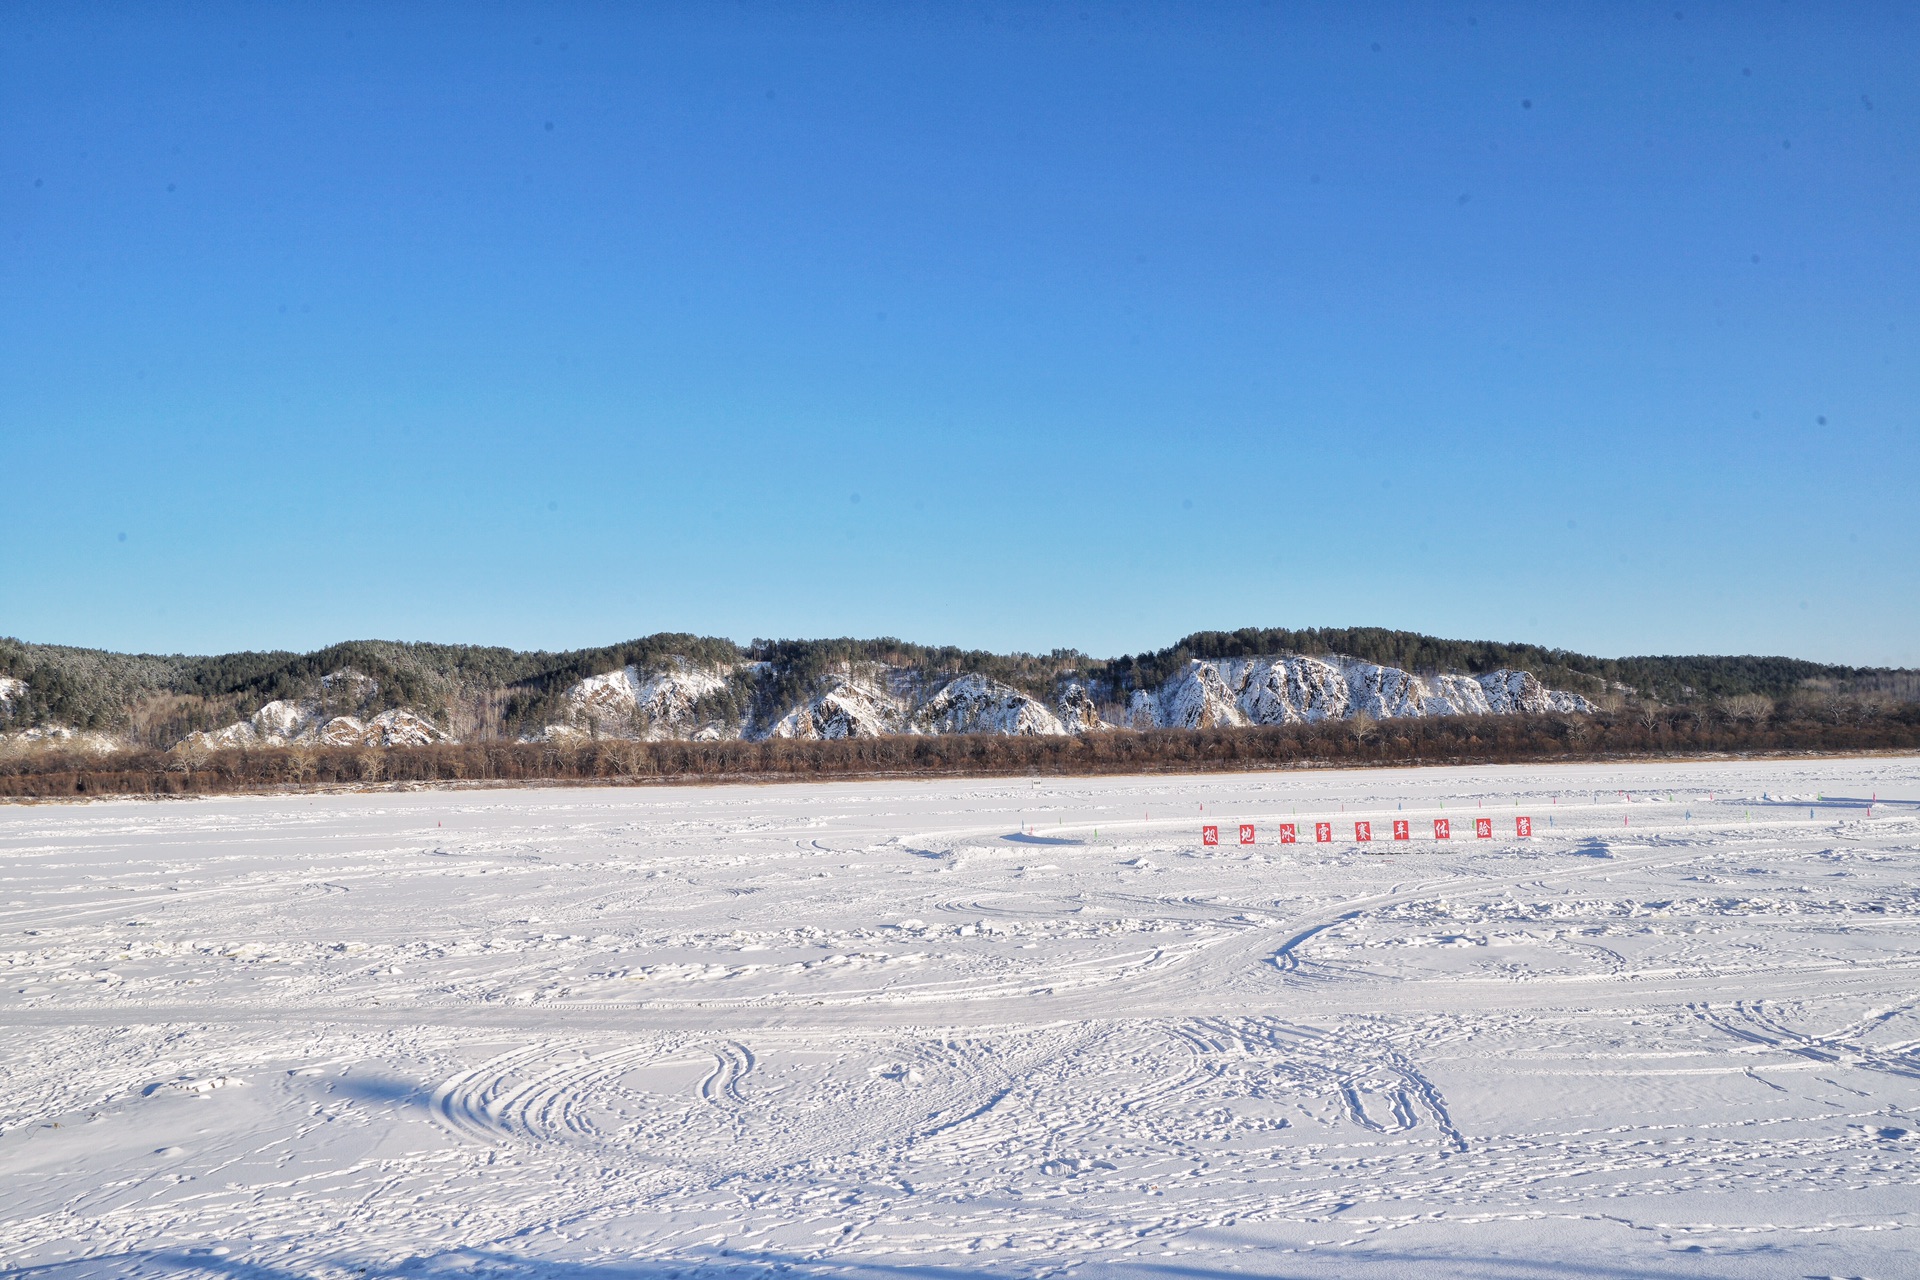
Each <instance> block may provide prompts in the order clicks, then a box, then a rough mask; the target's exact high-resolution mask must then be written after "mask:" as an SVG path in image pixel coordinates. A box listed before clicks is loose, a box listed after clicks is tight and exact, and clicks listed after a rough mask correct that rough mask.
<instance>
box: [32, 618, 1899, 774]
mask: <svg viewBox="0 0 1920 1280" xmlns="http://www.w3.org/2000/svg"><path fill="white" fill-rule="evenodd" d="M1795 698H1800V699H1807V698H1855V699H1860V698H1871V699H1879V700H1913V699H1916V698H1920V672H1915V671H1911V670H1904V669H1886V668H1861V667H1843V666H1833V665H1827V664H1822V663H1814V662H1806V661H1801V660H1799V659H1793V658H1779V657H1717V656H1690V657H1632V658H1596V657H1591V656H1589V655H1586V654H1578V653H1572V652H1569V651H1567V650H1563V649H1548V648H1543V647H1540V646H1537V645H1528V644H1513V643H1500V642H1493V641H1464V640H1445V639H1440V638H1438V637H1434V636H1426V635H1420V634H1417V633H1414V632H1408V631H1392V630H1387V629H1384V628H1374V627H1359V628H1344V629H1315V630H1299V631H1294V630H1284V629H1260V628H1246V629H1242V630H1239V631H1232V632H1217V631H1208V632H1197V633H1195V634H1193V635H1190V636H1187V637H1186V638H1184V639H1182V640H1181V641H1179V642H1178V643H1177V644H1174V645H1172V646H1170V647H1168V648H1166V649H1162V650H1160V651H1158V652H1155V653H1147V654H1140V655H1137V656H1136V655H1126V656H1123V657H1120V658H1114V659H1097V658H1091V657H1088V656H1087V655H1085V654H1081V653H1079V652H1077V651H1073V650H1056V651H1054V652H1053V653H1050V654H1046V655H1035V654H1024V653H1013V654H996V653H989V652H984V651H979V650H967V649H960V648H955V647H952V646H928V645H919V644H911V643H907V642H905V641H900V640H895V639H890V638H883V639H875V640H855V639H832V640H755V641H753V642H752V643H751V644H748V645H745V646H741V645H737V644H735V643H734V642H732V641H730V640H725V639H717V638H713V637H701V636H692V635H679V634H662V635H655V636H647V637H644V638H642V639H637V640H630V641H626V642H624V643H621V644H614V645H607V646H604V647H601V648H594V649H578V650H571V651H568V652H562V653H547V652H538V651H535V652H525V651H519V650H513V649H504V648H495V647H486V646H479V645H447V644H425V643H401V642H395V641H384V640H361V641H349V642H347V643H344V644H337V645H332V646H330V647H328V648H325V649H320V650H316V651H315V652H312V653H286V652H266V653H257V652H246V653H231V654H221V655H217V656H187V655H178V654H175V655H155V654H122V653H112V652H108V651H105V650H97V649H80V648H71V647H66V646H60V645H40V644H32V643H28V642H25V641H20V640H13V639H0V734H5V735H7V736H8V737H9V739H10V740H11V741H15V742H30V741H52V740H73V739H76V738H78V739H80V740H82V741H83V742H85V743H90V744H92V745H94V746H95V747H96V748H97V749H99V750H102V751H105V750H111V749H115V748H118V747H122V746H144V747H158V748H163V749H164V748H171V747H174V746H178V745H183V744H184V745H188V746H200V747H208V748H217V747H223V746H248V745H263V744H265V745H272V744H288V743H293V744H297V743H300V742H312V743H316V744H330V745H336V746H337V745H354V744H365V745H387V746H401V745H414V744H421V743H426V742H437V741H447V740H458V741H496V740H528V739H534V740H552V739H558V738H565V737H570V736H583V737H617V738H635V739H674V738H687V739H729V738H767V737H801V738H807V737H813V738H834V737H870V736H877V735H884V734H890V733H906V734H945V733H996V734H1081V733H1087V732H1095V731H1098V730H1100V729H1103V728H1111V727H1119V726H1124V727H1134V728H1156V727H1158V728H1165V727H1183V728H1208V727H1220V726H1228V725H1239V724H1276V723H1294V722H1311V721H1316V720H1325V719H1347V718H1352V717H1355V716H1361V715H1366V716H1371V717H1374V718H1380V719H1391V718H1405V717H1410V716H1433V715H1461V714H1529V713H1541V712H1561V713H1574V714H1578V713H1582V712H1589V711H1592V710H1595V709H1596V708H1606V707H1618V706H1624V705H1628V704H1640V705H1645V704H1665V705H1715V706H1734V705H1735V704H1738V703H1739V702H1740V700H1742V699H1745V700H1749V701H1751V700H1754V699H1771V700H1776V701H1777V700H1783V699H1795Z"/></svg>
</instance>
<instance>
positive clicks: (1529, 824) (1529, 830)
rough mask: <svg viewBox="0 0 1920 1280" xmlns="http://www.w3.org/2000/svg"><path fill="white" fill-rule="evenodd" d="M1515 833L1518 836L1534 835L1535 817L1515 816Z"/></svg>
mask: <svg viewBox="0 0 1920 1280" xmlns="http://www.w3.org/2000/svg"><path fill="white" fill-rule="evenodd" d="M1513 834H1515V835H1517V836H1530V835H1532V834H1533V819H1532V818H1515V819H1514V820H1513Z"/></svg>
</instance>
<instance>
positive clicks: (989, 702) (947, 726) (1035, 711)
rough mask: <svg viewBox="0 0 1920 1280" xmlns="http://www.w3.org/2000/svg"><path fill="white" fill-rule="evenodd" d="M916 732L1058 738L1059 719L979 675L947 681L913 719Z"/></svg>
mask: <svg viewBox="0 0 1920 1280" xmlns="http://www.w3.org/2000/svg"><path fill="white" fill-rule="evenodd" d="M913 727H914V731H915V732H916V733H998V734H1005V735H1011V736H1023V737H1033V736H1039V735H1044V736H1049V737H1058V736H1060V735H1062V734H1065V733H1066V732H1067V727H1066V726H1065V725H1064V724H1062V723H1061V722H1060V717H1059V716H1056V715H1055V714H1054V713H1053V712H1051V711H1049V710H1048V709H1047V708H1046V706H1045V705H1044V704H1042V703H1040V702H1039V701H1037V700H1035V699H1033V698H1030V697H1028V696H1027V695H1026V694H1024V693H1021V692H1020V691H1019V690H1018V689H1015V688H1012V687H1011V686H1009V685H1004V684H1001V683H1000V682H999V681H997V680H989V679H987V677H985V676H982V675H964V676H961V677H959V678H958V679H955V680H950V681H948V682H947V683H946V684H945V685H944V686H942V687H941V689H940V691H939V692H938V693H936V694H934V695H933V696H932V697H931V698H929V699H927V701H926V703H925V704H924V705H923V706H922V707H921V708H920V710H919V712H918V713H917V714H916V715H915V716H914V726H913Z"/></svg>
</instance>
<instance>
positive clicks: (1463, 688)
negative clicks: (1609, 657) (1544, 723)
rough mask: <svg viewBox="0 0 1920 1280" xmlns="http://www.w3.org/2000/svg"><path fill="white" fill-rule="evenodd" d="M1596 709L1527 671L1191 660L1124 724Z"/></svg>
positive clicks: (1337, 661) (1137, 699) (1133, 706)
mask: <svg viewBox="0 0 1920 1280" xmlns="http://www.w3.org/2000/svg"><path fill="white" fill-rule="evenodd" d="M1593 709H1594V708H1593V704H1592V703H1590V702H1588V701H1587V700H1586V699H1585V698H1582V697H1581V696H1579V695H1578V694H1574V693H1563V692H1560V691H1558V690H1553V689H1548V688H1546V687H1545V686H1544V685H1542V684H1541V683H1540V682H1539V681H1538V680H1537V679H1535V678H1534V677H1533V675H1532V674H1530V673H1528V672H1525V671H1493V672H1489V673H1487V674H1486V675H1483V676H1465V675H1438V676H1418V675H1414V674H1413V673H1412V672H1408V671H1402V670H1400V669H1399V668H1398V667H1383V666H1379V665H1377V664H1375V663H1371V662H1361V661H1358V660H1356V659H1351V658H1338V657H1327V658H1304V657H1262V658H1222V659H1219V660H1217V661H1206V660H1202V659H1198V658H1196V659H1194V660H1192V661H1191V662H1189V663H1188V665H1187V669H1186V670H1185V671H1183V672H1181V673H1180V674H1178V675H1176V676H1174V677H1173V678H1172V679H1170V680H1168V681H1167V682H1166V683H1165V684H1163V685H1161V686H1160V688H1159V689H1157V690H1153V691H1147V690H1141V691H1139V692H1136V693H1135V694H1134V695H1133V698H1132V700H1131V701H1130V702H1129V703H1128V706H1127V723H1128V724H1129V725H1131V726H1132V727H1134V728H1139V729H1149V728H1159V729H1211V728H1217V727H1224V726H1229V725H1245V724H1311V723H1315V722H1318V721H1323V720H1345V719H1348V718H1350V717H1352V716H1357V715H1367V716H1371V717H1373V718H1374V719H1376V720H1393V719H1404V718H1408V717H1418V716H1446V715H1516V714H1540V713H1543V712H1550V711H1563V712H1575V711H1578V712H1591V711H1592V710H1593Z"/></svg>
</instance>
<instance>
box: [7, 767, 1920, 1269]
mask: <svg viewBox="0 0 1920 1280" xmlns="http://www.w3.org/2000/svg"><path fill="white" fill-rule="evenodd" d="M1876 795H1877V796H1878V800H1879V803H1878V804H1877V805H1876V804H1871V803H1870V802H1871V800H1872V798H1873V797H1875V796H1876ZM1443 806H1444V807H1443ZM1519 816H1528V817H1531V818H1532V819H1533V827H1534V837H1533V838H1532V839H1531V840H1526V841H1520V840H1517V839H1515V838H1513V836H1512V833H1513V831H1514V819H1515V818H1516V817H1519ZM1437 817H1446V818H1449V819H1450V820H1451V821H1452V822H1453V830H1454V838H1453V839H1452V840H1450V841H1448V842H1446V843H1444V844H1442V843H1439V842H1436V841H1435V840H1433V839H1432V837H1431V831H1432V820H1433V819H1434V818H1437ZM1478 817H1490V818H1492V819H1493V820H1494V829H1495V831H1496V832H1497V833H1498V834H1497V836H1496V838H1494V839H1490V840H1478V839H1474V838H1473V822H1472V820H1473V819H1475V818H1478ZM1396 818H1399V819H1404V820H1407V821H1409V822H1410V823H1411V824H1412V829H1413V831H1414V833H1415V837H1416V838H1415V839H1413V840H1411V841H1409V842H1406V843H1404V844H1397V843H1396V842H1393V841H1391V840H1390V839H1388V836H1389V833H1390V824H1391V822H1392V821H1393V820H1394V819H1396ZM1315 820H1324V821H1332V822H1335V823H1337V824H1339V825H1338V826H1337V827H1336V831H1337V832H1338V833H1339V835H1340V836H1341V837H1342V839H1340V840H1338V841H1336V842H1334V843H1330V844H1315V843H1311V842H1309V843H1304V844H1297V845H1292V846H1282V845H1279V844H1276V843H1274V836H1275V830H1276V823H1278V822H1282V821H1296V822H1298V823H1300V824H1301V831H1302V834H1303V835H1304V836H1305V837H1306V838H1307V839H1308V840H1309V841H1311V839H1312V826H1311V824H1312V823H1313V822H1314V821H1315ZM1356 820H1366V821H1370V822H1371V823H1372V824H1373V827H1374V830H1375V834H1376V839H1375V841H1374V842H1373V843H1372V844H1371V845H1368V846H1359V845H1356V844H1354V843H1353V842H1352V841H1351V840H1350V839H1347V838H1345V837H1348V836H1350V835H1351V831H1352V823H1353V822H1354V821H1356ZM1242 822H1252V823H1254V824H1255V825H1256V828H1257V841H1258V842H1257V843H1256V844H1255V845H1253V846H1252V847H1251V848H1248V847H1243V846H1241V845H1239V844H1238V843H1237V830H1238V824H1240V823H1242ZM1202 823H1213V824H1218V825H1220V827H1221V832H1222V836H1223V840H1222V843H1221V844H1220V845H1219V846H1218V847H1215V848H1208V847H1205V846H1203V845H1202V844H1201V842H1200V830H1201V826H1202ZM1917 871H1920V760H1913V759H1901V760H1886V759H1881V760H1864V761H1841V762H1835V761H1827V762H1771V763H1744V764H1742V763H1695V764H1684V763H1683V764H1671V765H1645V766H1619V767H1607V768H1599V767H1581V768H1542V767H1531V768H1529V767H1517V768H1505V769H1475V770H1419V771H1413V770H1398V771H1388V770H1377V771H1367V772H1352V773H1331V772H1326V773H1288V774H1264V775H1232V776H1212V777H1174V778H1151V779H1139V778H1122V779H1086V780H1074V781H1070V782H1058V781H1042V782H1038V783H1036V782H1033V781H1029V780H1020V781H1005V782H1001V781H993V782H985V781H980V782H951V781H947V782H933V783H885V784H881V783H855V784H835V785H803V786H780V787H712V788H684V789H681V788H654V789H629V790H552V791H472V792H459V793H446V792H441V793H416V794H376V795H360V796H321V797H297V798H296V797H287V798H273V799H263V798H249V799H231V800H212V801H197V802H174V803H149V802H117V803H101V804H90V805H81V806H42V807H10V808H0V1030H3V1031H4V1037H5V1039H4V1044H3V1045H0V1271H5V1272H6V1273H7V1274H11V1275H24V1276H32V1277H45V1278H49V1280H50V1278H52V1277H63V1278H64V1277H79V1276H98V1275H134V1274H139V1275H182V1276H183V1275H204V1276H220V1277H242V1278H257V1280H290V1278H291V1277H295V1276H338V1277H348V1276H360V1275H370V1276H389V1275H405V1276H413V1275H420V1276H441V1275H467V1274H473V1275H492V1276H502V1277H508V1278H519V1280H613V1278H614V1277H622V1276H646V1277H654V1276H660V1277H665V1276H674V1275H687V1274H691V1273H693V1272H696V1271H700V1272H708V1271H712V1272H723V1271H730V1272H733V1273H736V1274H742V1275H762V1274H769V1273H772V1272H777V1271H785V1272H791V1273H793V1274H795V1275H800V1276H805V1275H816V1274H820V1275H847V1276H859V1277H879V1276H893V1275H897V1274H900V1273H902V1272H904V1271H905V1270H907V1269H916V1270H917V1269H921V1268H933V1269H936V1271H937V1273H938V1274H941V1275H946V1276H950V1277H956V1276H963V1275H964V1276H975V1275H980V1276H987V1275H991V1276H1027V1275H1089V1276H1091V1275H1140V1276H1162V1277H1192V1276H1198V1275H1214V1274H1226V1273H1230V1272H1232V1273H1241V1274H1248V1275H1282V1276H1307V1277H1320V1276H1328V1277H1332V1276H1341V1277H1348V1276H1362V1277H1365V1276H1380V1277H1388V1276H1394V1277H1398V1276H1448V1277H1453V1276H1459V1277H1469V1276H1473V1277H1481V1276H1501V1277H1506V1276H1556V1277H1616V1276H1654V1277H1660V1276H1728V1277H1734V1276H1741V1277H1749V1276H1751V1277H1775V1276H1778V1277H1804V1276H1872V1277H1894V1276H1912V1275H1915V1274H1920V1262H1916V1258H1920V1236H1908V1235H1907V1234H1906V1232H1907V1231H1908V1230H1912V1229H1914V1228H1915V1227H1916V1225H1920V1189H1917V1188H1920V875H1916V872H1917Z"/></svg>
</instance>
